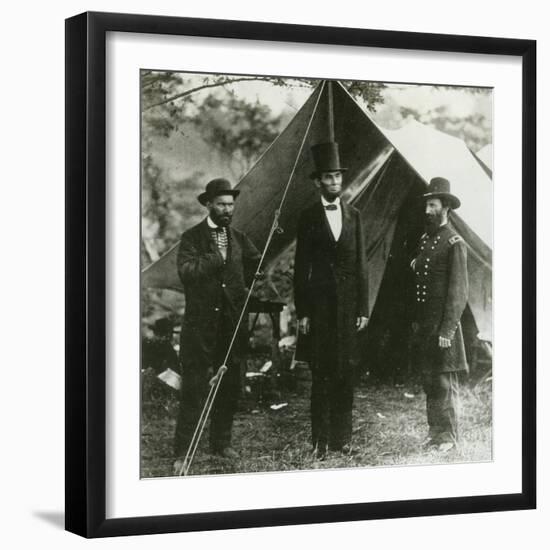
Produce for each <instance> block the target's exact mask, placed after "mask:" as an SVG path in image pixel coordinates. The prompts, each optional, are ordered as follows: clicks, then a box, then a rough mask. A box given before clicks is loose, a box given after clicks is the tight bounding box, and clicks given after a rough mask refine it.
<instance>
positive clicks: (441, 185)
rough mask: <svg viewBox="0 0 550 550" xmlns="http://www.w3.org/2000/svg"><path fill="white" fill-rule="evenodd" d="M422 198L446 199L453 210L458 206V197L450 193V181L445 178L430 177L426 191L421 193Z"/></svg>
mask: <svg viewBox="0 0 550 550" xmlns="http://www.w3.org/2000/svg"><path fill="white" fill-rule="evenodd" d="M422 197H423V198H424V199H443V198H445V199H447V200H448V201H449V203H450V205H451V208H452V209H453V210H456V209H457V208H458V207H459V206H460V200H459V199H458V197H456V196H455V195H453V194H452V193H451V182H450V181H449V180H448V179H445V178H432V179H431V180H430V184H429V185H428V192H427V193H424V194H423V195H422Z"/></svg>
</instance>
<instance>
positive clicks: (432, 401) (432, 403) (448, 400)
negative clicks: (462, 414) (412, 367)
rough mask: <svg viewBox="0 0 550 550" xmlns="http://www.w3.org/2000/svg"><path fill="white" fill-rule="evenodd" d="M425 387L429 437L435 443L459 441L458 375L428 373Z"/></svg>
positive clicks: (424, 383)
mask: <svg viewBox="0 0 550 550" xmlns="http://www.w3.org/2000/svg"><path fill="white" fill-rule="evenodd" d="M423 387H424V391H425V393H426V412H427V417H428V426H429V434H428V436H429V437H430V438H431V439H432V441H433V442H434V443H437V444H439V443H456V442H457V441H458V437H459V434H458V407H459V397H458V375H457V373H456V372H440V373H427V374H425V375H424V379H423Z"/></svg>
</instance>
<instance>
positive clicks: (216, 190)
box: [197, 178, 240, 206]
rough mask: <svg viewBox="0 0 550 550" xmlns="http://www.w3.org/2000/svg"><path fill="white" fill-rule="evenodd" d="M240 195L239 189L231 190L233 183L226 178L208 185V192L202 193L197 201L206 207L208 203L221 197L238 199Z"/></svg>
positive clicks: (215, 180) (210, 182)
mask: <svg viewBox="0 0 550 550" xmlns="http://www.w3.org/2000/svg"><path fill="white" fill-rule="evenodd" d="M239 193H240V191H239V190H238V189H232V188H231V183H229V181H228V180H226V179H225V178H216V179H213V180H212V181H209V182H208V183H207V184H206V191H204V193H201V194H200V195H199V196H198V197H197V199H198V200H199V202H200V203H201V204H202V205H203V206H206V203H207V202H208V201H210V200H212V199H213V198H214V197H218V196H219V195H232V196H233V197H236V196H237V195H238V194H239Z"/></svg>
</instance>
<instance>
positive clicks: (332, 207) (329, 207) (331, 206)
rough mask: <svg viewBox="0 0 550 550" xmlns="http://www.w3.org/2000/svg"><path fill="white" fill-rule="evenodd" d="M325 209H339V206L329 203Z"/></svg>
mask: <svg viewBox="0 0 550 550" xmlns="http://www.w3.org/2000/svg"><path fill="white" fill-rule="evenodd" d="M325 210H338V207H337V206H336V205H335V204H327V205H326V206H325Z"/></svg>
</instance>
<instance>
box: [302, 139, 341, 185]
mask: <svg viewBox="0 0 550 550" xmlns="http://www.w3.org/2000/svg"><path fill="white" fill-rule="evenodd" d="M311 153H312V155H313V162H314V163H315V171H314V172H312V173H311V174H310V175H309V177H310V178H311V179H315V178H317V177H319V175H320V174H322V173H323V172H345V171H346V170H347V168H342V166H340V154H339V152H338V143H336V142H335V141H329V142H328V143H318V144H317V145H314V146H313V147H312V148H311Z"/></svg>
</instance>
